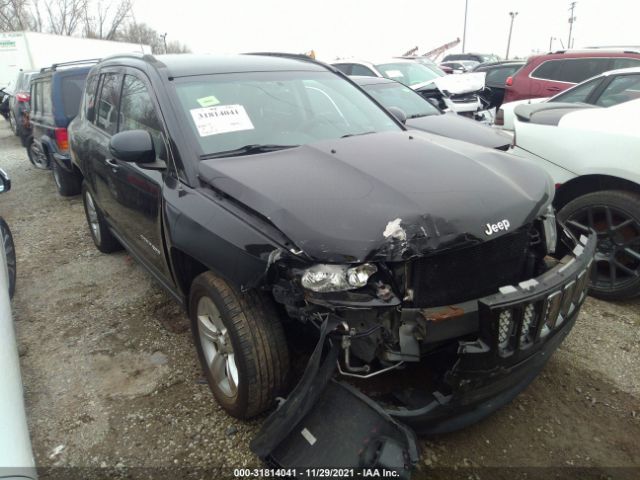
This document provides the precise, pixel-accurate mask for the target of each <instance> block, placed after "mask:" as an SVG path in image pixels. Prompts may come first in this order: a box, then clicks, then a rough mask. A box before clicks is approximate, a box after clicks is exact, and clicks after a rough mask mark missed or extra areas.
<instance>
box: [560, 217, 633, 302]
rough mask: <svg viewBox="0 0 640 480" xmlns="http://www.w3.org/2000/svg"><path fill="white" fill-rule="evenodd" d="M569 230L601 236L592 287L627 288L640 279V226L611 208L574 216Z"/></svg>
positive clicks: (593, 269) (569, 219) (592, 270)
mask: <svg viewBox="0 0 640 480" xmlns="http://www.w3.org/2000/svg"><path fill="white" fill-rule="evenodd" d="M566 223H567V226H568V227H569V229H570V230H572V231H573V232H574V233H576V234H584V233H588V232H589V231H590V230H591V229H593V230H595V231H596V233H597V234H598V245H597V249H596V255H595V262H596V264H595V267H594V268H592V269H591V286H592V287H594V288H601V289H605V290H613V289H620V288H624V287H625V286H626V285H627V284H629V283H632V282H633V281H635V280H637V278H638V277H640V222H639V221H638V220H637V219H635V218H634V217H633V216H631V215H629V214H628V213H627V212H625V211H623V210H622V209H619V208H616V207H613V206H611V205H592V206H589V207H587V208H583V209H581V210H578V211H576V212H574V213H573V215H571V216H570V217H569V218H568V219H567V222H566Z"/></svg>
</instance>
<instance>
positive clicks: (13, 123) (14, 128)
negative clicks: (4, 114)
mask: <svg viewBox="0 0 640 480" xmlns="http://www.w3.org/2000/svg"><path fill="white" fill-rule="evenodd" d="M9 126H10V127H11V131H12V132H13V134H14V135H15V136H16V137H17V136H18V124H17V123H16V116H15V114H14V113H13V112H11V113H10V114H9Z"/></svg>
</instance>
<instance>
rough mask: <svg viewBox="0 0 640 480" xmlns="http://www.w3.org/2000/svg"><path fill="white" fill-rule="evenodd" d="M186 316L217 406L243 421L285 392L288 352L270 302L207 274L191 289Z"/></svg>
mask: <svg viewBox="0 0 640 480" xmlns="http://www.w3.org/2000/svg"><path fill="white" fill-rule="evenodd" d="M212 307H213V308H212ZM189 317H190V319H191V330H192V332H193V339H194V342H195V345H196V350H197V352H198V358H199V360H200V364H201V366H202V369H203V371H204V374H205V377H206V379H207V382H208V383H209V388H210V389H211V392H212V393H213V396H214V397H215V398H216V400H217V401H218V403H219V404H220V406H221V407H222V408H224V410H226V411H227V413H229V414H230V415H232V416H234V417H236V418H241V419H246V418H251V417H253V416H255V415H258V414H260V413H262V412H264V411H265V410H266V409H268V408H269V407H270V406H272V405H273V403H274V401H275V399H276V397H277V396H278V395H281V394H282V393H283V392H284V389H285V388H286V383H287V377H288V373H289V352H288V350H287V343H286V339H285V336H284V330H283V328H282V324H281V323H280V320H279V318H278V316H277V314H276V311H275V309H274V306H273V303H272V301H271V299H269V298H268V297H266V296H265V295H263V294H262V293H260V292H247V293H240V292H238V291H236V290H235V289H233V288H232V287H231V286H229V285H228V284H227V283H226V282H225V281H224V280H222V279H221V278H219V277H217V276H215V275H214V274H213V273H212V272H205V273H202V274H201V275H199V276H198V277H196V278H195V280H194V281H193V283H192V285H191V290H190V293H189ZM216 332H217V333H216ZM207 333H208V334H209V335H206V334H207ZM214 337H215V339H216V340H212V338H214ZM229 343H230V345H231V349H229ZM225 353H226V355H225ZM214 363H215V364H216V365H217V366H218V368H215V367H214V366H213V364H214ZM234 373H235V375H234Z"/></svg>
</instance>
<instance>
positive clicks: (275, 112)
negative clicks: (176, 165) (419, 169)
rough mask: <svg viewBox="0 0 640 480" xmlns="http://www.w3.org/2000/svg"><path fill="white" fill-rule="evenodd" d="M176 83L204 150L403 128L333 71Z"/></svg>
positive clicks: (206, 152)
mask: <svg viewBox="0 0 640 480" xmlns="http://www.w3.org/2000/svg"><path fill="white" fill-rule="evenodd" d="M175 88H176V91H177V95H178V99H179V102H180V106H181V108H182V110H183V111H184V113H185V114H186V117H187V118H188V120H187V123H188V124H189V126H190V129H191V131H192V132H193V134H194V136H195V138H196V139H197V140H198V143H199V145H200V149H201V151H202V154H203V155H214V154H218V153H220V152H227V151H233V150H237V149H242V148H244V147H247V146H251V147H252V148H251V149H248V150H247V152H248V153H253V152H255V153H258V152H259V151H260V150H259V149H257V148H254V147H255V146H259V145H267V146H269V148H270V149H275V147H277V146H282V147H283V148H284V147H287V146H298V145H305V144H308V143H313V142H317V141H321V140H331V139H338V138H342V137H345V136H352V135H362V134H365V133H372V132H383V131H389V130H401V128H400V127H399V126H398V125H397V123H395V122H394V121H393V120H392V119H391V117H390V116H389V115H388V114H387V113H386V112H384V111H383V110H382V109H380V107H378V106H377V105H376V104H375V103H374V102H372V101H371V99H370V98H368V97H367V96H366V95H365V94H364V93H363V92H361V91H360V90H359V89H358V88H356V87H355V86H353V85H352V84H351V83H350V82H348V81H346V80H344V79H342V78H340V77H338V76H337V75H335V74H333V73H331V72H250V73H232V74H217V75H208V76H204V77H203V76H198V77H183V78H178V79H176V81H175Z"/></svg>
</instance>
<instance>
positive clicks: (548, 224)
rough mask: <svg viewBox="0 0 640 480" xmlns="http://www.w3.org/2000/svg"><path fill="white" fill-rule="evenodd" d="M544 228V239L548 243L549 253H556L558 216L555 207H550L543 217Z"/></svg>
mask: <svg viewBox="0 0 640 480" xmlns="http://www.w3.org/2000/svg"><path fill="white" fill-rule="evenodd" d="M542 226H543V227H544V238H545V241H546V242H547V253H554V252H555V251H556V242H557V241H558V232H557V231H556V214H555V212H554V210H553V207H552V206H551V205H549V206H548V207H547V211H546V212H545V213H544V215H543V216H542Z"/></svg>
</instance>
